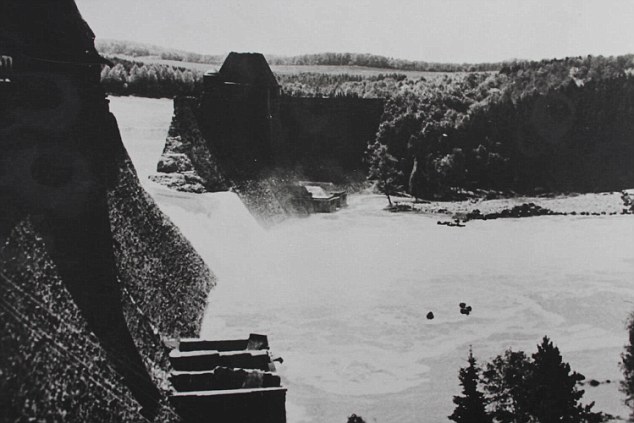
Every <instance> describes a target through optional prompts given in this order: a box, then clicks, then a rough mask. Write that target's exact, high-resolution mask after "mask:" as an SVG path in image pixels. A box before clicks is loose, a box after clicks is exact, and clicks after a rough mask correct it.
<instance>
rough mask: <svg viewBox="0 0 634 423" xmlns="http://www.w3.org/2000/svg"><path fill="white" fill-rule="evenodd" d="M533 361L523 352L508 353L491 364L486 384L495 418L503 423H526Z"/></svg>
mask: <svg viewBox="0 0 634 423" xmlns="http://www.w3.org/2000/svg"><path fill="white" fill-rule="evenodd" d="M532 365H533V363H532V362H531V360H530V358H529V357H528V356H527V355H526V354H525V353H524V352H523V351H512V350H510V349H509V350H506V351H505V352H504V355H498V356H497V357H495V358H494V359H493V360H492V361H491V362H489V363H487V365H486V367H485V369H484V371H483V372H482V382H483V384H484V391H485V394H486V397H487V403H488V404H489V407H490V409H491V415H492V416H493V418H494V419H495V421H497V422H500V423H526V422H529V421H530V415H529V413H528V412H527V409H526V408H527V407H526V397H527V387H526V380H527V378H528V375H529V374H530V372H531V371H532Z"/></svg>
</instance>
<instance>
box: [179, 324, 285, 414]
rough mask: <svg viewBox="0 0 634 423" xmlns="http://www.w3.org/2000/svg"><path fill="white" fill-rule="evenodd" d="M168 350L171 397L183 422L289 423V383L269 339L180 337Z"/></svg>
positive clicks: (250, 337) (254, 335)
mask: <svg viewBox="0 0 634 423" xmlns="http://www.w3.org/2000/svg"><path fill="white" fill-rule="evenodd" d="M168 344H169V345H172V346H174V349H173V350H172V351H171V352H170V354H169V360H170V363H171V364H172V367H173V369H174V370H173V371H172V373H171V374H170V381H171V383H172V386H173V388H174V391H175V392H174V393H173V394H172V395H171V397H170V401H171V402H172V404H173V405H174V408H175V409H176V411H177V412H178V414H179V415H180V416H181V417H182V418H183V421H184V422H185V423H191V422H196V423H197V422H208V421H222V422H227V423H255V422H258V423H285V422H286V407H285V401H286V388H284V387H283V386H281V380H280V377H279V376H278V375H276V374H274V372H275V365H274V363H273V361H272V359H271V355H270V353H269V350H268V348H269V344H268V339H267V337H266V336H264V335H257V334H251V335H250V336H249V338H248V339H234V340H218V341H217V340H206V339H197V338H187V339H180V340H178V341H172V342H169V343H168Z"/></svg>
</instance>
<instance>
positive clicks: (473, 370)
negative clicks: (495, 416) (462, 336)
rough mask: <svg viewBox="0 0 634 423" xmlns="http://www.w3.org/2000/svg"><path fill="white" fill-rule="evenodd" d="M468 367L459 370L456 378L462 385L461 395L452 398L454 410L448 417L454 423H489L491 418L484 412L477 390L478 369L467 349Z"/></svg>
mask: <svg viewBox="0 0 634 423" xmlns="http://www.w3.org/2000/svg"><path fill="white" fill-rule="evenodd" d="M468 362H469V365H468V366H467V367H463V368H461V369H460V372H459V375H458V378H459V379H460V385H462V395H463V396H455V397H454V398H453V402H454V404H456V409H455V410H454V412H453V414H452V415H451V416H449V419H450V420H453V421H455V422H456V423H491V422H492V420H491V416H489V415H488V414H487V412H486V410H485V401H484V395H483V394H482V392H480V391H479V390H478V380H479V375H480V368H479V367H478V365H477V363H476V359H475V358H474V357H473V352H472V351H471V348H469V359H468Z"/></svg>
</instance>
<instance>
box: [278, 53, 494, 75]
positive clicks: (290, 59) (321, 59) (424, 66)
mask: <svg viewBox="0 0 634 423" xmlns="http://www.w3.org/2000/svg"><path fill="white" fill-rule="evenodd" d="M267 60H268V61H269V63H270V64H272V65H287V66H288V65H294V66H360V67H369V68H380V69H392V70H401V71H405V70H406V71H426V72H487V71H498V70H500V69H501V68H502V66H504V63H502V62H496V63H440V62H425V61H421V60H418V61H417V60H404V59H396V58H393V57H386V56H380V55H376V54H369V53H316V54H302V55H298V56H274V55H267Z"/></svg>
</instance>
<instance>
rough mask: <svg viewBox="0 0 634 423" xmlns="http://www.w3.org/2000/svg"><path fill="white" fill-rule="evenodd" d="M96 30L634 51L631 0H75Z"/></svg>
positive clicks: (361, 45) (298, 41)
mask: <svg viewBox="0 0 634 423" xmlns="http://www.w3.org/2000/svg"><path fill="white" fill-rule="evenodd" d="M76 1H77V5H78V7H79V9H80V11H81V12H82V14H83V16H84V18H85V19H86V21H88V23H89V24H90V26H91V27H92V29H93V30H94V31H95V33H96V35H97V38H110V39H120V40H132V41H139V42H143V43H151V44H156V45H160V46H166V47H174V48H178V49H182V50H187V51H193V52H197V53H210V54H221V53H226V52H229V51H257V52H262V53H269V54H283V55H295V54H302V53H319V52H326V51H328V52H355V53H374V54H380V55H385V56H391V57H397V58H403V59H414V60H426V61H440V62H485V61H499V60H506V59H511V58H523V59H542V58H552V57H564V56H576V55H587V54H594V55H598V54H603V55H606V56H607V55H617V54H626V53H634V0H609V1H608V0H602V1H595V0H586V1H584V0H563V1H557V0H521V1H515V0H227V1H225V0H222V1H221V0H76Z"/></svg>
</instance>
